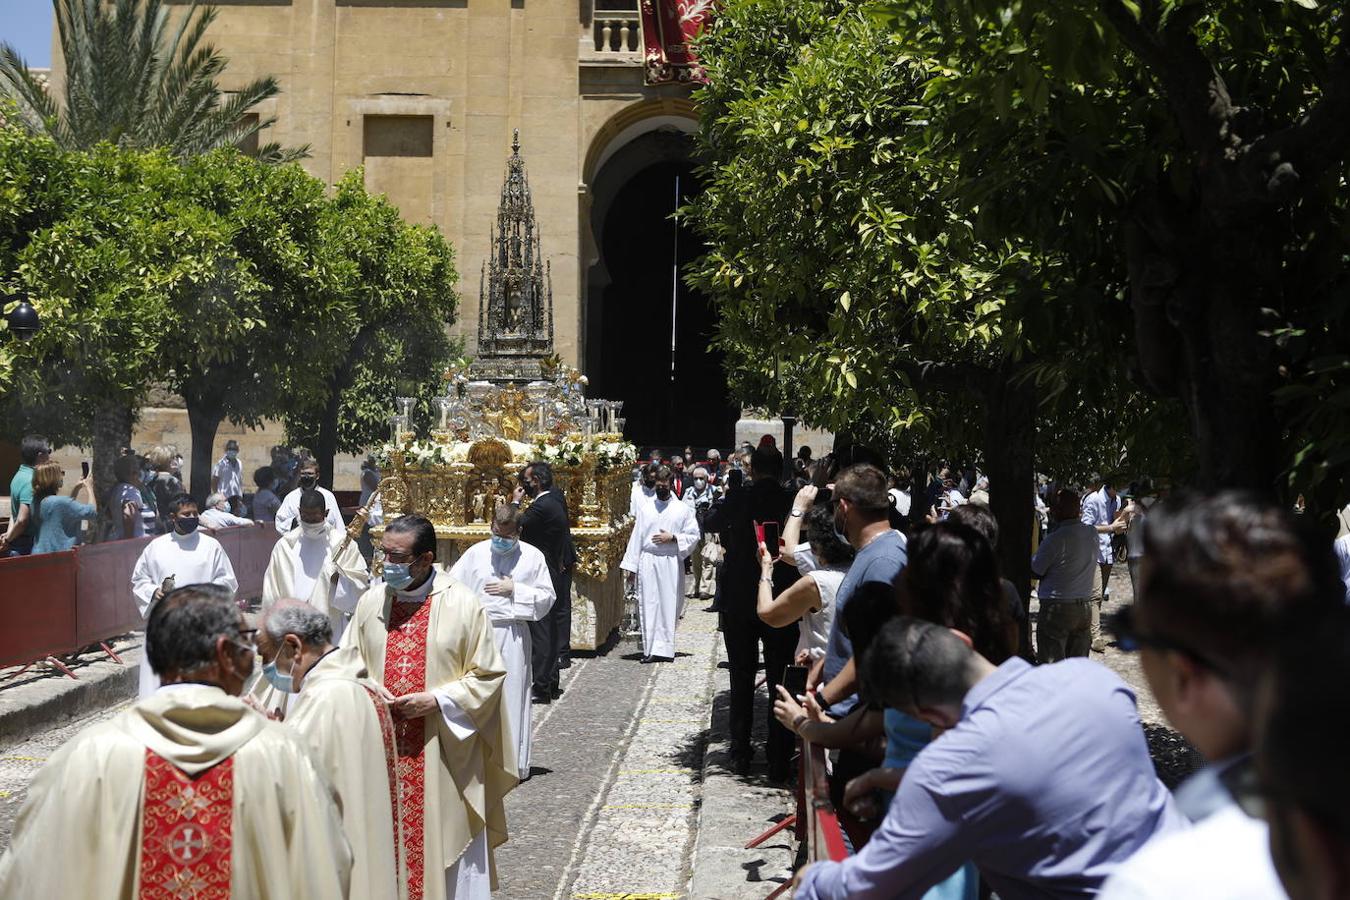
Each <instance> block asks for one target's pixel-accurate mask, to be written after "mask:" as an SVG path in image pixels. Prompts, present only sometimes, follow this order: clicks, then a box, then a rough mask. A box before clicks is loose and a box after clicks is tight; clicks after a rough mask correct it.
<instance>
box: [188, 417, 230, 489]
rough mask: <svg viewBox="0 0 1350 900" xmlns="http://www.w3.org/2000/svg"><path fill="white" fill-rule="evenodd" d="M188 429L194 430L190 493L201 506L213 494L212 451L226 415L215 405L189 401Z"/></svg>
mask: <svg viewBox="0 0 1350 900" xmlns="http://www.w3.org/2000/svg"><path fill="white" fill-rule="evenodd" d="M187 414H188V427H189V428H190V429H191V430H192V459H191V462H192V482H191V484H190V485H189V487H188V493H190V494H191V495H192V496H193V498H194V499H195V500H196V501H197V502H198V503H199V504H200V503H203V502H205V500H206V495H207V494H209V493H211V468H212V462H213V460H212V458H211V457H212V455H213V453H212V450H213V448H214V446H215V443H216V432H217V431H219V430H220V423H221V422H223V421H224V420H225V414H224V413H223V412H221V411H220V407H219V406H218V405H215V404H210V403H202V402H201V401H200V400H198V401H195V402H194V401H193V400H188V401H187Z"/></svg>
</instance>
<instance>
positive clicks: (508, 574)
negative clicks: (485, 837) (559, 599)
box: [450, 505, 556, 781]
mask: <svg viewBox="0 0 1350 900" xmlns="http://www.w3.org/2000/svg"><path fill="white" fill-rule="evenodd" d="M450 577H451V578H453V579H454V580H455V581H458V582H459V583H460V584H463V585H464V586H465V587H467V588H469V590H471V591H473V592H474V593H475V594H477V595H478V600H479V602H480V603H482V604H483V609H485V610H487V614H488V618H489V619H490V620H492V633H493V636H494V637H495V638H496V641H497V649H498V650H499V651H501V654H502V662H503V663H504V664H505V665H506V684H505V687H504V688H503V693H502V705H503V706H504V707H505V709H506V714H507V720H508V722H509V723H510V726H511V736H512V739H513V741H514V744H515V748H516V771H517V773H518V774H519V775H520V780H521V781H525V780H526V779H528V778H529V777H530V732H531V731H532V730H533V727H532V723H531V721H530V718H531V716H530V712H531V710H532V709H533V708H534V704H533V703H531V702H530V684H531V683H532V682H533V680H534V678H533V671H532V664H531V656H530V652H531V650H530V624H529V623H531V622H538V621H539V620H540V619H542V618H544V616H546V615H548V612H549V610H550V609H551V608H552V607H553V603H554V601H555V599H556V597H555V596H554V593H553V580H552V579H551V578H550V577H549V573H548V562H547V561H546V560H545V559H544V554H543V553H541V552H540V551H539V550H538V549H537V548H535V547H532V546H530V545H529V544H526V543H522V542H521V540H520V510H519V508H518V507H515V506H510V505H503V506H499V507H497V512H496V514H495V515H494V516H493V518H492V537H491V539H489V540H486V541H480V542H479V543H477V544H474V545H473V546H472V547H470V548H469V549H467V550H465V551H464V553H463V555H462V556H460V558H459V560H458V561H456V563H455V564H454V566H452V567H451V569H450Z"/></svg>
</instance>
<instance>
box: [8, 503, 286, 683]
mask: <svg viewBox="0 0 1350 900" xmlns="http://www.w3.org/2000/svg"><path fill="white" fill-rule="evenodd" d="M213 536H214V537H215V539H216V540H218V541H220V543H221V546H223V547H224V548H225V553H226V554H227V555H228V556H229V557H230V564H231V565H232V566H234V573H235V577H236V578H238V579H239V596H240V597H243V598H251V597H257V596H259V595H260V594H261V593H262V585H263V575H264V573H265V572H266V571H267V561H268V560H269V559H270V558H271V555H272V546H273V545H274V544H276V542H277V539H278V538H279V537H280V535H278V534H277V531H276V529H275V528H272V527H270V526H248V525H244V526H239V527H237V528H224V529H221V530H219V531H216V532H214V533H213ZM152 540H153V538H150V537H144V538H130V539H128V540H122V541H105V542H103V543H101V544H87V545H84V546H80V547H76V548H75V549H74V550H67V551H64V552H61V553H42V554H38V555H36V556H18V557H12V558H9V559H0V621H3V622H4V627H3V628H0V666H22V667H23V668H22V669H20V671H21V672H22V671H24V670H26V669H27V668H29V667H30V666H32V665H34V664H35V663H37V662H40V661H42V660H44V659H45V660H48V661H50V662H51V663H52V664H53V665H55V666H56V667H57V668H59V669H61V670H62V671H63V672H65V673H66V674H67V675H69V676H70V677H71V678H74V677H76V676H75V673H74V672H72V671H71V670H70V669H69V668H68V667H67V666H66V665H65V664H64V663H62V662H61V660H60V659H59V657H61V656H63V655H66V654H70V653H74V652H75V651H77V650H80V649H82V648H84V647H88V646H90V645H93V644H102V645H103V648H104V650H105V651H107V652H108V654H109V655H110V656H112V657H113V658H114V659H116V658H117V656H116V654H115V653H113V652H112V649H111V648H110V647H109V646H108V645H107V643H106V642H107V640H108V639H109V638H111V637H114V636H116V635H119V634H126V633H127V632H128V631H136V630H139V629H140V628H141V626H142V625H143V624H144V623H143V621H142V619H141V615H140V611H139V610H138V609H137V606H136V598H135V597H133V596H132V593H131V572H132V570H133V569H134V568H135V567H136V560H138V559H139V558H140V556H141V552H142V551H143V550H144V549H145V545H146V544H148V543H150V541H152ZM13 674H17V673H11V676H12V675H13Z"/></svg>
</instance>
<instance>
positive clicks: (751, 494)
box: [704, 445, 798, 782]
mask: <svg viewBox="0 0 1350 900" xmlns="http://www.w3.org/2000/svg"><path fill="white" fill-rule="evenodd" d="M782 473H783V456H782V454H781V453H779V451H778V449H777V448H776V447H773V446H769V445H765V446H761V447H759V448H758V449H756V450H754V451H753V452H752V453H751V456H750V466H749V475H748V478H747V480H748V481H749V482H750V486H749V488H742V489H738V490H731V491H728V492H727V494H726V497H725V498H724V500H723V501H722V502H721V503H719V504H715V505H714V506H713V507H712V509H710V510H709V512H708V515H707V517H706V518H705V520H704V527H705V528H706V529H707V530H708V531H715V532H717V533H718V534H720V535H721V541H722V547H723V550H724V553H725V555H724V556H723V559H722V576H721V586H720V591H721V599H720V611H721V613H722V639H723V641H725V642H726V647H727V665H728V668H729V669H730V674H731V710H730V712H731V716H730V718H731V758H732V767H733V768H734V770H735V771H736V773H737V774H739V775H748V774H750V763H751V760H752V758H753V755H754V748H753V747H752V746H751V744H750V732H751V723H752V717H753V715H754V699H755V679H756V677H757V673H758V669H759V657H760V648H761V646H762V647H763V653H764V667H765V672H766V673H767V676H768V680H769V695H770V696H775V694H776V692H775V688H776V687H777V686H778V682H779V679H780V678H781V677H782V675H783V669H784V667H786V666H788V665H790V664H791V663H792V657H793V652H794V651H795V650H796V647H797V637H798V632H797V626H796V620H795V619H794V620H792V621H790V622H787V623H786V624H783V625H779V626H774V625H770V624H768V623H766V622H765V621H763V620H762V619H761V618H760V617H759V614H758V608H757V607H758V604H757V598H758V597H759V589H760V587H761V582H762V581H763V580H764V579H767V580H768V582H769V584H768V587H769V588H770V589H771V591H772V594H773V595H774V596H778V595H779V594H781V593H782V592H783V591H785V590H786V589H787V588H788V587H790V586H791V585H792V583H793V582H795V581H796V580H797V577H798V576H797V572H796V570H795V569H793V568H791V567H789V566H786V565H777V564H773V565H771V567H770V570H769V573H768V574H765V573H764V572H763V570H762V569H761V567H760V561H759V545H760V538H761V536H762V534H763V531H764V525H765V523H774V527H773V528H770V532H771V540H772V542H773V547H772V556H774V557H776V556H777V555H778V549H779V547H778V544H779V539H778V532H777V531H776V530H775V529H776V528H777V527H778V526H779V525H780V524H781V523H782V522H784V521H786V520H787V518H788V511H789V508H790V507H791V504H792V496H791V495H790V494H789V493H788V492H787V490H786V489H785V488H784V487H783V486H782V484H780V483H779V480H778V479H779V478H780V477H781V476H782ZM757 525H758V526H759V527H758V528H757V527H756V526H757ZM766 715H767V718H768V741H767V746H766V748H765V750H766V755H767V757H768V762H769V778H770V779H772V780H774V781H779V782H781V781H785V780H787V778H788V776H789V775H790V773H791V771H792V767H791V758H792V748H793V743H794V742H793V737H792V735H791V733H789V732H788V731H787V729H785V728H783V727H782V726H781V725H780V724H778V722H777V720H775V719H774V718H773V714H772V711H771V710H770V711H768V712H767V713H766Z"/></svg>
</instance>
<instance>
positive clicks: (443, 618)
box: [340, 515, 519, 900]
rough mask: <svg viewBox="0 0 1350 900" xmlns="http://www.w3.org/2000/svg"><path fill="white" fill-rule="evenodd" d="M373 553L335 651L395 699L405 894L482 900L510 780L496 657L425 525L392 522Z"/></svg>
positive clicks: (477, 612)
mask: <svg viewBox="0 0 1350 900" xmlns="http://www.w3.org/2000/svg"><path fill="white" fill-rule="evenodd" d="M380 549H381V551H382V552H383V554H384V573H383V575H384V577H383V580H382V581H377V582H375V583H374V584H373V585H371V587H370V589H369V590H368V591H366V593H365V596H363V597H362V598H361V602H360V603H359V604H357V607H356V615H355V616H353V617H352V620H351V622H350V623H349V624H348V626H347V633H346V634H345V635H344V636H343V646H342V650H341V651H340V652H341V653H342V654H343V655H344V656H346V657H352V656H354V657H355V660H356V661H359V663H360V664H362V665H364V667H365V669H366V671H368V672H369V673H370V676H371V677H372V678H374V679H376V680H378V681H379V683H380V684H381V685H382V686H383V687H384V689H385V690H387V691H388V692H389V693H390V694H391V695H393V698H394V699H393V701H392V702H391V703H390V710H391V712H392V713H393V716H394V736H395V742H396V746H397V753H398V774H399V804H400V816H401V819H402V822H403V847H404V852H405V854H406V858H407V860H408V897H409V900H422V898H426V900H445V898H450V897H453V898H456V900H488V898H489V897H490V895H491V891H492V882H493V881H495V880H496V873H495V870H494V868H493V859H492V850H493V848H495V847H497V846H498V845H500V844H502V843H503V842H504V841H505V840H506V810H505V805H504V803H503V800H504V798H505V797H506V794H507V792H508V791H510V790H511V789H512V788H514V787H515V786H516V784H517V782H518V781H519V778H518V777H517V774H516V758H515V757H516V754H515V747H514V745H513V744H512V741H511V732H510V726H509V725H508V722H507V718H506V715H505V713H504V712H503V710H502V709H501V698H502V687H503V683H504V682H505V679H506V669H505V667H504V666H503V664H502V655H501V653H500V651H498V650H497V643H496V641H495V640H494V639H493V635H492V623H491V622H490V621H489V620H488V616H487V612H486V611H484V609H483V607H482V604H480V603H479V602H478V597H477V596H476V595H475V594H474V592H473V591H471V590H469V589H468V588H467V587H465V586H464V585H462V584H460V583H459V582H458V581H455V580H454V579H453V578H451V577H450V573H449V572H447V571H446V570H445V569H443V568H441V567H440V566H437V565H436V564H435V561H436V528H435V526H433V525H432V524H431V522H429V521H428V520H427V519H425V518H424V517H422V516H417V515H410V516H399V517H398V518H396V519H393V520H391V521H390V522H389V523H388V524H387V525H385V529H384V534H382V535H381V536H380ZM352 662H353V660H352V659H350V658H349V659H346V660H344V664H351V663H352Z"/></svg>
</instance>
